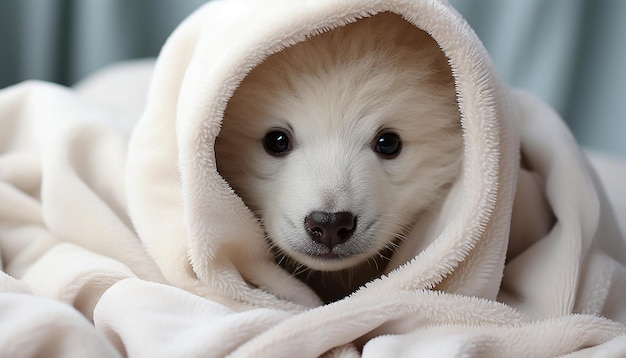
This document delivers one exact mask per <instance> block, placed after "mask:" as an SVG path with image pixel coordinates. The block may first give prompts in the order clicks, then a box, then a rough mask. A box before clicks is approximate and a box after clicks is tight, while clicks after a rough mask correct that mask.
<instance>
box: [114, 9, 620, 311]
mask: <svg viewBox="0 0 626 358" xmlns="http://www.w3.org/2000/svg"><path fill="white" fill-rule="evenodd" d="M381 13H393V14H396V15H397V19H398V21H408V22H409V23H411V24H413V25H414V26H415V27H416V28H418V29H421V30H423V31H424V32H426V33H427V34H429V35H430V36H431V37H432V38H433V39H434V40H435V41H436V42H437V44H438V45H439V47H440V48H441V50H442V52H443V53H444V55H445V56H446V57H447V58H448V61H449V65H450V67H451V70H452V75H453V77H454V81H455V87H456V92H457V100H458V108H459V111H460V113H461V126H462V131H463V143H464V144H463V145H464V152H463V153H464V154H463V166H462V174H461V175H460V177H459V178H458V180H457V181H456V183H455V184H454V186H453V188H452V190H451V192H450V193H449V195H448V197H447V199H446V202H445V203H444V206H443V209H442V210H441V212H440V213H438V216H437V218H436V219H435V220H434V221H433V224H432V225H430V226H429V227H425V228H424V227H418V228H415V229H413V232H411V233H410V234H409V235H408V236H409V239H408V240H405V243H403V245H404V246H403V247H401V249H399V250H398V251H397V252H396V253H395V254H394V256H393V258H392V260H391V262H390V263H389V270H388V272H386V274H385V275H383V276H382V277H381V278H380V279H376V280H374V281H371V282H369V283H368V284H367V285H365V286H364V287H362V288H361V289H360V290H359V291H358V292H357V293H356V294H355V296H359V295H365V296H367V295H368V293H369V292H379V293H380V292H382V291H392V292H395V291H407V290H409V291H416V290H428V289H436V290H439V291H444V292H448V293H453V294H460V295H467V296H473V297H480V298H485V299H489V300H498V301H502V302H506V303H508V304H510V305H512V306H513V307H515V308H517V309H521V310H522V311H523V312H525V313H528V314H529V315H530V316H531V317H546V316H547V317H558V316H561V315H564V314H569V313H572V312H586V313H593V314H598V313H600V312H602V310H603V309H604V308H603V307H601V306H602V304H600V305H599V306H598V305H595V306H594V305H593V304H591V303H590V302H592V301H593V300H594V299H590V297H596V298H597V300H596V301H595V302H604V301H605V298H606V297H609V296H611V295H612V294H613V292H614V290H615V289H617V288H616V287H619V285H617V284H615V282H617V281H614V280H613V279H609V280H608V281H606V282H605V283H606V284H605V285H604V284H603V289H602V290H597V287H594V286H593V280H594V279H593V277H608V276H606V272H612V273H611V275H612V276H610V277H621V276H619V275H617V274H615V275H614V273H615V272H617V271H620V270H623V267H621V266H619V264H615V265H613V264H612V263H611V264H609V263H607V264H606V265H605V264H604V263H603V264H598V265H599V266H594V265H593V264H592V263H593V262H596V261H593V260H594V259H593V257H597V255H595V254H594V255H592V254H591V253H592V251H593V250H595V249H596V248H598V247H600V246H602V245H604V244H602V243H600V244H595V243H594V242H595V241H597V240H595V238H596V237H598V236H602V235H604V236H610V237H614V238H619V237H620V235H619V234H618V233H617V231H616V230H615V223H614V220H613V219H612V218H611V217H612V215H611V213H610V210H607V207H606V204H605V202H604V201H603V200H602V198H601V197H602V194H601V191H598V189H597V185H596V184H595V182H594V179H593V177H592V175H591V174H590V173H589V170H588V168H587V165H586V163H585V160H584V159H583V158H582V155H581V154H580V153H579V151H578V149H577V145H576V143H575V141H574V139H573V138H572V136H571V134H569V132H568V130H567V129H566V127H565V126H564V125H563V124H562V123H561V122H560V119H559V118H558V115H556V114H555V113H554V112H553V111H552V110H551V109H549V108H548V107H547V106H545V105H544V104H542V103H541V101H539V100H537V99H536V98H534V97H531V96H529V95H525V94H522V93H518V92H515V91H511V90H510V89H508V88H507V87H506V86H505V85H504V84H503V83H502V82H501V80H500V78H499V76H498V74H497V73H496V71H495V66H494V65H493V64H492V63H491V60H490V58H489V56H488V54H487V53H486V51H485V49H484V47H483V45H482V43H481V42H480V40H479V39H478V38H477V36H476V34H475V33H474V32H473V30H472V29H471V28H470V27H469V26H468V24H467V23H466V22H465V21H464V20H463V19H462V17H461V16H460V15H459V14H458V13H457V12H456V11H455V10H454V9H453V8H452V7H451V6H450V5H449V4H448V3H447V2H445V1H436V0H390V1H369V0H368V1H365V0H345V1H339V2H338V1H315V2H304V1H302V2H300V1H287V0H285V1H279V0H272V1H254V2H250V1H228V2H226V1H214V2H210V3H208V4H207V5H205V6H204V7H202V8H200V9H199V10H197V11H196V12H195V13H194V14H193V15H192V16H190V17H189V18H188V19H187V20H186V21H185V22H183V23H182V24H181V25H180V27H179V28H178V29H177V30H176V31H175V32H174V33H173V34H172V36H171V37H170V38H169V40H168V41H167V43H166V45H165V46H164V48H163V51H162V53H161V54H160V56H159V58H158V60H157V64H156V69H155V74H154V77H153V79H152V86H151V89H150V91H149V96H148V103H147V107H146V110H145V112H144V114H143V116H142V118H141V120H140V122H139V123H138V125H137V127H136V128H135V130H134V132H133V136H132V138H131V141H130V145H129V156H128V166H127V168H128V169H127V182H126V185H127V193H128V207H129V214H130V217H131V218H132V220H133V224H134V226H135V229H136V230H137V233H138V234H139V237H141V239H142V241H143V243H144V245H145V246H146V248H147V250H148V252H149V253H150V255H151V256H152V257H153V258H154V260H155V262H157V264H158V265H159V268H160V270H161V272H162V273H163V275H164V276H165V278H166V279H167V281H168V282H170V283H173V284H175V285H177V286H180V287H182V288H184V289H185V290H188V291H191V292H194V293H197V294H200V295H202V296H205V297H210V298H212V299H214V300H216V301H219V302H224V303H227V304H228V305H230V306H232V305H233V302H238V303H241V304H242V305H243V307H250V306H256V307H275V308H281V309H287V310H296V311H298V310H301V309H302V308H303V307H315V306H319V305H320V304H321V303H322V302H321V300H320V299H319V298H318V297H317V295H316V294H315V293H314V292H313V291H312V290H311V289H310V288H309V287H308V286H306V285H305V284H303V283H302V282H300V281H299V280H297V279H295V278H293V277H291V276H290V275H289V274H287V273H286V272H285V271H283V270H282V269H281V268H279V267H277V265H276V264H275V263H274V262H273V258H272V257H271V256H270V254H269V249H268V245H267V243H266V242H265V240H264V232H263V229H262V228H261V226H260V225H259V223H258V222H257V219H256V218H255V216H254V215H253V214H252V212H251V211H250V210H249V209H248V208H247V207H246V205H245V203H244V202H243V201H242V200H241V199H240V198H239V197H238V196H237V195H236V194H235V193H234V191H233V190H231V188H230V187H229V185H228V183H227V182H226V181H225V180H224V179H223V178H222V176H220V174H219V173H218V171H217V167H216V160H215V152H214V145H215V141H216V137H217V136H218V134H219V132H220V127H221V122H222V119H223V115H224V112H225V109H226V107H227V104H228V103H229V99H230V98H231V96H232V95H233V93H234V92H235V90H236V89H237V87H238V86H239V84H240V83H241V81H242V80H243V79H244V78H245V77H246V75H247V74H248V73H249V72H250V71H251V70H252V69H253V68H255V67H256V66H258V65H259V64H261V63H262V62H263V61H264V60H265V59H266V58H267V57H268V56H270V55H271V54H273V53H276V52H280V51H281V50H283V49H285V48H287V47H289V46H291V45H293V44H295V43H298V42H300V41H303V40H305V39H307V38H308V37H311V36H315V35H316V34H319V33H322V32H325V31H329V30H331V29H333V28H336V27H340V26H344V25H346V24H348V23H351V22H354V21H359V19H362V18H366V17H370V16H377V14H381ZM537 128H543V129H537ZM520 136H521V138H520ZM524 136H526V137H524ZM520 147H521V151H520ZM520 153H521V154H520ZM520 159H521V160H520ZM520 163H521V164H522V165H521V166H520ZM559 163H561V164H560V165H557V164H559ZM563 163H565V164H563ZM574 173H575V174H574ZM563 183H567V185H562V184H563ZM568 190H569V193H571V192H578V193H580V196H579V197H578V198H573V197H571V195H569V194H568ZM516 196H517V197H516ZM573 208H577V209H573ZM600 216H602V218H603V219H602V220H603V223H605V222H610V223H609V224H606V225H604V224H603V226H602V229H601V230H598V225H599V222H600V221H599V220H600ZM555 222H556V224H555ZM609 232H610V234H608V235H607V233H609ZM544 239H545V240H544ZM424 240H426V241H427V242H431V243H430V244H429V245H428V246H427V247H425V248H424V247H419V245H413V246H412V245H411V243H416V242H424ZM563 252H566V253H567V254H565V256H563ZM608 252H611V254H612V255H613V257H614V259H615V260H614V261H610V262H613V263H614V262H615V261H623V260H624V254H623V252H624V250H623V248H622V247H620V248H619V249H611V250H610V251H608ZM563 257H567V258H566V259H564V258H563ZM611 260H613V259H611ZM600 261H602V262H604V261H603V260H599V261H597V262H600ZM607 262H608V261H607ZM615 270H617V271H615ZM620 272H621V271H620ZM597 275H599V276H597ZM603 282H604V281H603ZM537 287H544V288H545V289H539V290H537ZM555 289H556V290H558V291H559V292H566V294H564V295H553V294H551V292H553V291H554V290H555ZM581 299H583V301H581ZM581 302H589V303H590V305H586V304H582V303H581Z"/></svg>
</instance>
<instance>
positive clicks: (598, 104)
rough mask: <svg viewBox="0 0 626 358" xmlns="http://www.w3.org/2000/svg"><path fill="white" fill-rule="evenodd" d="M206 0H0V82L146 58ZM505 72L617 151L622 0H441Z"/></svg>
mask: <svg viewBox="0 0 626 358" xmlns="http://www.w3.org/2000/svg"><path fill="white" fill-rule="evenodd" d="M205 2H206V0H177V1H172V0H0V88H3V87H6V86H9V85H11V84H14V83H17V82H20V81H23V80H26V79H41V80H48V81H54V82H57V83H61V84H65V85H71V84H73V83H75V82H76V81H78V80H80V79H81V78H83V77H85V76H86V75H88V74H90V73H92V72H93V71H95V70H97V69H99V68H102V67H103V66H106V65H107V64H110V63H113V62H117V61H121V60H124V59H130V58H143V57H153V56H156V55H157V54H158V51H159V49H160V47H161V46H162V44H163V42H164V41H165V39H166V38H167V36H168V34H169V33H171V31H172V30H173V29H174V28H175V27H176V25H177V24H178V23H179V22H180V21H181V20H182V19H184V18H185V17H186V16H187V15H188V14H189V13H191V12H192V11H193V10H194V9H195V8H197V7H198V6H200V5H201V4H202V3H205ZM450 2H451V3H452V4H453V5H454V6H455V7H456V8H457V9H458V10H459V12H460V13H461V14H463V16H465V18H466V19H467V20H468V22H469V23H470V24H471V25H472V27H473V28H474V30H475V31H476V32H477V33H478V36H479V37H480V38H481V39H482V41H483V42H484V44H485V47H486V48H487V50H488V51H489V53H490V54H491V56H492V58H493V60H494V62H495V64H496V66H497V67H498V69H499V70H500V73H501V74H502V76H503V77H504V79H505V80H506V81H507V82H508V83H509V84H511V85H513V86H515V87H521V88H525V89H527V90H529V91H531V92H533V93H535V94H537V95H539V96H540V97H542V98H543V99H544V100H546V101H547V102H548V103H550V104H551V105H552V106H553V107H554V108H555V109H556V110H557V111H558V112H559V113H560V114H561V115H562V116H563V117H564V118H565V119H566V121H567V123H568V125H569V126H570V128H571V129H572V131H573V132H574V134H575V135H576V137H577V139H578V141H579V142H580V143H581V144H582V145H584V146H586V147H588V148H591V149H596V150H599V151H603V152H606V153H610V154H613V155H616V156H620V157H622V158H626V110H624V109H623V108H622V107H621V105H622V104H626V89H625V85H624V84H626V68H625V65H626V1H623V0H450Z"/></svg>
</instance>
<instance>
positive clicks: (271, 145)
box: [263, 131, 291, 156]
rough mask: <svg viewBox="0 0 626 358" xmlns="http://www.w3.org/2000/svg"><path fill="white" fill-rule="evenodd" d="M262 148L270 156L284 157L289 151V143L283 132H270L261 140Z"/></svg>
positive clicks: (287, 136) (286, 135)
mask: <svg viewBox="0 0 626 358" xmlns="http://www.w3.org/2000/svg"><path fill="white" fill-rule="evenodd" d="M263 147H264V148H265V151H266V152H267V153H268V154H270V155H274V156H279V155H284V154H287V152H289V151H290V150H291V141H290V140H289V135H288V134H287V133H285V132H283V131H271V132H268V133H267V134H266V135H265V138H263Z"/></svg>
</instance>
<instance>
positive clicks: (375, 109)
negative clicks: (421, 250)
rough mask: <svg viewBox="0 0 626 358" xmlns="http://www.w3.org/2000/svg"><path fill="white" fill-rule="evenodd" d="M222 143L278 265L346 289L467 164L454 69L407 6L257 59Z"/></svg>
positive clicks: (318, 286)
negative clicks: (404, 11)
mask: <svg viewBox="0 0 626 358" xmlns="http://www.w3.org/2000/svg"><path fill="white" fill-rule="evenodd" d="M215 150H216V160H217V167H218V171H219V172H220V174H221V175H222V176H223V177H224V178H225V179H226V181H227V182H228V183H229V184H230V185H231V186H232V188H233V190H234V191H235V192H236V193H237V194H238V195H239V196H241V198H242V199H243V200H244V202H245V203H246V204H247V206H248V207H249V208H250V209H251V210H252V211H253V212H254V213H255V214H256V215H257V216H258V218H259V221H260V223H261V224H262V225H263V227H264V229H265V232H266V234H267V239H268V240H269V242H270V245H271V247H272V249H273V252H274V254H275V255H276V261H277V263H279V264H280V265H282V266H283V267H285V269H287V270H290V271H291V272H292V273H293V274H294V275H296V276H297V277H299V278H300V279H301V280H304V281H305V282H306V283H308V284H309V285H310V286H311V287H312V288H313V289H314V290H315V291H316V292H317V293H318V294H319V295H320V297H321V298H322V299H324V300H325V301H333V300H336V299H339V298H341V297H344V296H345V295H347V294H349V293H350V292H352V291H353V290H355V289H356V288H358V287H359V286H360V285H362V284H363V283H365V282H367V281H369V280H371V279H373V278H375V277H377V276H379V275H380V274H381V273H382V272H383V270H384V268H385V264H386V263H387V262H388V260H389V258H390V257H391V255H392V254H393V252H394V251H395V250H397V249H398V247H400V249H401V244H402V241H403V240H404V239H405V238H406V234H407V233H408V232H409V231H410V230H411V228H412V227H413V226H414V225H416V224H417V223H418V222H419V220H420V218H421V217H423V214H424V213H425V212H426V211H428V210H432V209H433V208H435V207H437V205H438V204H439V203H441V202H442V200H443V198H444V197H445V195H446V193H447V191H448V190H449V188H450V185H451V183H452V182H453V181H454V179H455V178H456V177H457V176H458V174H459V170H460V165H461V158H462V135H461V127H460V115H459V111H458V106H457V101H456V94H455V87H454V80H453V77H452V74H451V70H450V67H449V65H448V63H447V59H446V58H445V56H444V55H443V53H442V52H441V50H440V49H439V47H438V46H437V44H436V42H435V41H434V40H433V39H432V38H431V37H430V36H428V35H427V34H426V33H424V32H423V31H420V30H419V29H416V28H415V27H414V26H412V25H410V24H409V23H407V22H406V21H404V20H402V19H400V18H398V17H397V16H396V15H393V14H388V13H385V14H378V15H375V16H373V17H371V18H366V19H360V20H358V21H356V22H354V23H352V24H349V25H346V26H343V27H340V28H336V29H333V30H331V31H329V32H326V33H323V34H320V35H316V36H313V37H311V38H309V39H307V40H305V41H303V42H300V43H298V44H296V45H294V46H292V47H289V48H286V49H284V50H283V51H280V52H278V53H276V54H274V55H272V56H270V57H269V58H267V59H266V61H264V62H263V63H262V64H261V65H259V66H258V67H256V68H255V69H253V70H252V71H251V72H250V73H249V75H248V76H247V77H246V78H245V79H244V81H243V82H242V83H241V85H240V87H239V88H238V89H237V90H236V91H235V93H234V95H233V97H232V98H231V100H230V102H229V104H228V107H227V110H226V112H225V118H224V122H223V127H222V129H221V132H220V134H219V136H218V138H217V141H216V147H215Z"/></svg>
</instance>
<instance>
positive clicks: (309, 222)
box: [304, 211, 356, 252]
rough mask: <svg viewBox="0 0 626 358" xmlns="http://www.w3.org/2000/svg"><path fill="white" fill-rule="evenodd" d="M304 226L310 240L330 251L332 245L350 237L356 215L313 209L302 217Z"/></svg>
mask: <svg viewBox="0 0 626 358" xmlns="http://www.w3.org/2000/svg"><path fill="white" fill-rule="evenodd" d="M304 228H305V229H306V232H307V233H308V234H309V237H310V238H311V240H313V241H315V242H317V243H320V244H322V245H324V246H326V247H328V250H329V252H330V251H332V249H333V247H335V246H336V245H339V244H342V243H344V242H346V241H348V240H349V239H350V237H352V233H354V229H355V228H356V217H355V216H354V215H352V213H350V212H347V211H342V212H338V213H327V212H323V211H313V212H311V213H310V214H309V215H307V216H306V217H305V218H304Z"/></svg>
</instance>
